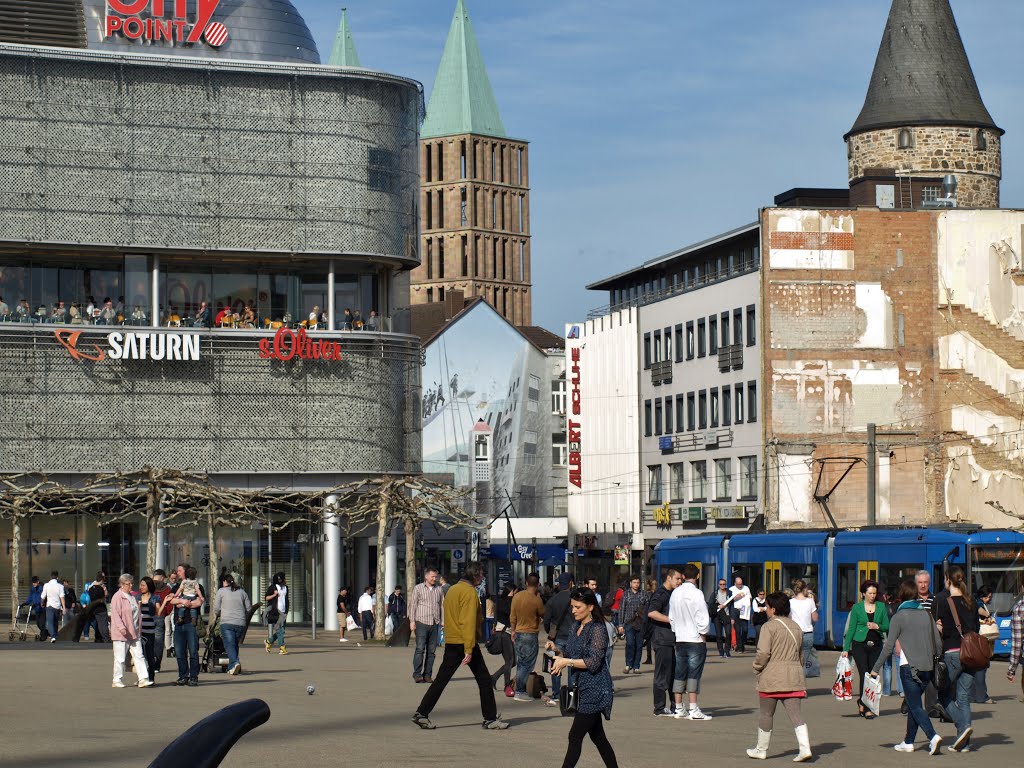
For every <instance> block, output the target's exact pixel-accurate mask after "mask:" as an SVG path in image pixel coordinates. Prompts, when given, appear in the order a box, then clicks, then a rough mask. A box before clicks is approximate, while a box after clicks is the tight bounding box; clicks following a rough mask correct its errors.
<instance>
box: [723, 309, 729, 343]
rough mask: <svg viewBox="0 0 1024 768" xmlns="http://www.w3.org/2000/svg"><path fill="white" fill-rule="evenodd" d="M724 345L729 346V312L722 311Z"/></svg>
mask: <svg viewBox="0 0 1024 768" xmlns="http://www.w3.org/2000/svg"><path fill="white" fill-rule="evenodd" d="M722 346H723V347H728V346H729V312H728V310H727V311H725V312H723V313H722Z"/></svg>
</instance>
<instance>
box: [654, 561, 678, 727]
mask: <svg viewBox="0 0 1024 768" xmlns="http://www.w3.org/2000/svg"><path fill="white" fill-rule="evenodd" d="M682 581H683V575H682V574H681V573H680V572H679V571H677V570H676V569H675V568H669V569H668V572H667V573H666V574H665V581H663V582H662V584H661V586H660V587H658V589H657V590H656V591H655V592H654V595H652V596H651V600H650V603H649V604H648V606H647V623H648V626H649V631H650V633H651V646H652V647H653V648H654V683H653V689H654V715H655V717H675V711H674V710H673V709H672V698H671V695H672V687H673V683H674V680H675V666H676V636H675V633H674V632H673V631H672V623H671V619H670V618H669V615H668V612H669V601H670V600H671V598H672V591H673V590H674V589H675V588H676V587H678V586H679V585H680V584H681V583H682ZM666 697H668V698H667V700H668V704H667V705H666V703H665V702H666Z"/></svg>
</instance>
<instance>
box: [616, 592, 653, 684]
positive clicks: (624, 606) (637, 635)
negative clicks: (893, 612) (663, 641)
mask: <svg viewBox="0 0 1024 768" xmlns="http://www.w3.org/2000/svg"><path fill="white" fill-rule="evenodd" d="M646 608H647V593H646V592H644V591H643V590H642V589H640V577H639V576H633V577H632V578H631V579H630V580H629V589H628V590H626V591H625V592H624V593H623V594H622V599H621V601H620V602H619V634H620V635H624V636H625V638H626V666H625V667H624V668H623V670H622V674H624V675H628V674H630V673H633V674H637V675H638V674H640V657H641V656H642V655H643V650H644V614H645V613H646Z"/></svg>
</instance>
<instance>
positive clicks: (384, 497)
mask: <svg viewBox="0 0 1024 768" xmlns="http://www.w3.org/2000/svg"><path fill="white" fill-rule="evenodd" d="M390 493H391V483H386V484H385V485H383V486H381V489H380V501H379V503H378V506H377V594H376V606H377V626H376V629H375V631H374V633H373V639H374V640H383V639H384V622H385V620H386V616H387V612H386V611H385V608H386V605H387V604H386V599H387V595H385V594H384V579H385V573H384V565H385V559H386V555H385V554H384V549H385V548H386V547H387V545H388V515H389V513H390V509H391V505H390V499H389V494H390Z"/></svg>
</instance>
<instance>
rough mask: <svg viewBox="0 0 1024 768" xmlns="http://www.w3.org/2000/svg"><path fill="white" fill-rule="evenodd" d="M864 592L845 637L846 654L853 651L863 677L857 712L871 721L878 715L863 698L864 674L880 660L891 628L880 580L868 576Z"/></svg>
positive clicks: (847, 626) (854, 659)
mask: <svg viewBox="0 0 1024 768" xmlns="http://www.w3.org/2000/svg"><path fill="white" fill-rule="evenodd" d="M860 593H861V595H863V596H864V599H863V600H861V601H860V602H859V603H857V604H856V605H855V606H853V609H852V610H851V611H850V620H849V621H848V622H847V624H846V634H845V635H844V636H843V656H849V655H850V654H851V653H852V654H853V661H854V663H855V664H856V665H857V676H858V677H859V678H860V695H859V696H858V698H857V711H858V712H860V716H861V717H864V718H867V719H868V720H871V719H873V718H874V716H875V715H874V714H873V713H872V712H871V711H870V710H869V709H868V708H867V707H866V706H865V705H864V702H863V701H862V700H861V699H862V698H863V696H864V676H865V675H867V674H868V673H869V672H870V671H871V670H872V668H873V667H874V666H875V662H876V661H878V657H879V655H880V654H881V653H882V643H884V642H885V635H886V633H887V632H888V631H889V611H888V609H887V608H886V607H885V606H884V605H882V604H881V603H878V602H876V601H877V600H878V582H877V581H872V580H871V579H868V580H867V581H865V582H864V583H863V584H861V585H860Z"/></svg>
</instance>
